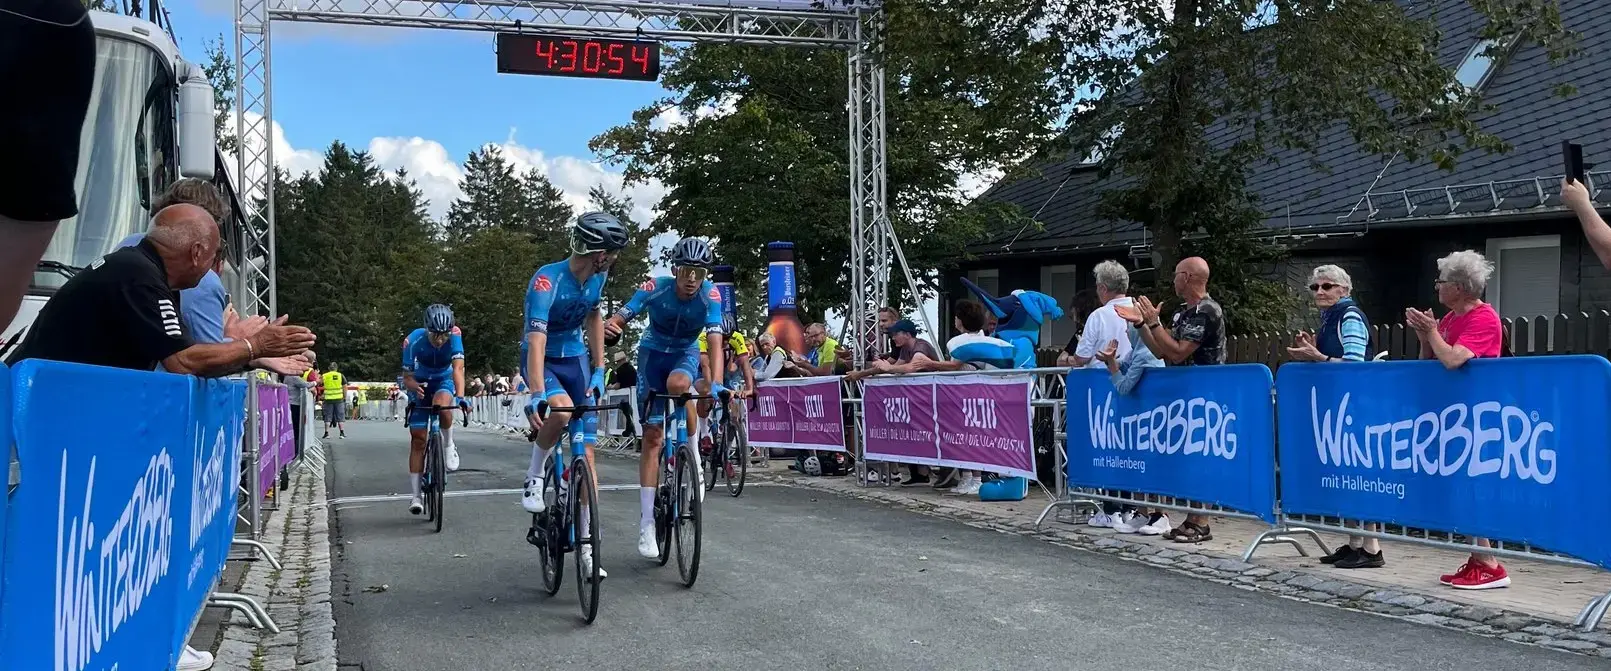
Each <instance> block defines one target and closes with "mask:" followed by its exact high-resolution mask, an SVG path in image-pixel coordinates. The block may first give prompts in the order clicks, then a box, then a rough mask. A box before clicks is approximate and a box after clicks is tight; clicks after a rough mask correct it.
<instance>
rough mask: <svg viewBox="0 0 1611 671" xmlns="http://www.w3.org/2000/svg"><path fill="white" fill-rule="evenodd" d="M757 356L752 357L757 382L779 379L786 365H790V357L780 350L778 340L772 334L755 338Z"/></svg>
mask: <svg viewBox="0 0 1611 671" xmlns="http://www.w3.org/2000/svg"><path fill="white" fill-rule="evenodd" d="M755 350H756V356H752V357H750V367H751V368H754V369H755V381H756V382H765V381H767V380H770V379H772V378H775V377H778V375H779V374H780V373H782V372H783V368H784V366H785V365H789V360H788V357H787V356H786V355H785V354H784V353H783V350H781V349H778V339H777V337H776V336H773V335H772V334H770V333H765V332H763V333H761V335H760V336H757V337H756V338H755Z"/></svg>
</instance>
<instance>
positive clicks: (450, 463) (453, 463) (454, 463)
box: [442, 440, 459, 473]
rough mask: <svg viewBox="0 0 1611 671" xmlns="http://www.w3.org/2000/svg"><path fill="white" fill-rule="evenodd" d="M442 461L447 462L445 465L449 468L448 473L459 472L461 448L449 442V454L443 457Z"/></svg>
mask: <svg viewBox="0 0 1611 671" xmlns="http://www.w3.org/2000/svg"><path fill="white" fill-rule="evenodd" d="M442 461H443V462H445V463H444V464H443V465H444V466H447V469H448V472H450V473H451V472H453V471H456V470H459V446H458V445H454V444H453V441H451V440H450V441H448V448H447V454H446V455H443V459H442Z"/></svg>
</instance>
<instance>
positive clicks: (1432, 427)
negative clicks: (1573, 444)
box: [1309, 387, 1556, 488]
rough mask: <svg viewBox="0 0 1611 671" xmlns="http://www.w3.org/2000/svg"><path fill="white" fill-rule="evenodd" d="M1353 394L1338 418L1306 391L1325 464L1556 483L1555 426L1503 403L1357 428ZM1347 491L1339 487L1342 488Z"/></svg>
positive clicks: (1456, 406)
mask: <svg viewBox="0 0 1611 671" xmlns="http://www.w3.org/2000/svg"><path fill="white" fill-rule="evenodd" d="M1351 397H1352V394H1350V393H1345V394H1343V397H1342V401H1341V402H1339V403H1338V404H1337V407H1336V409H1335V410H1332V409H1330V408H1327V409H1326V410H1325V412H1324V413H1322V412H1321V410H1320V401H1319V394H1318V392H1317V391H1316V390H1315V389H1314V388H1312V387H1311V388H1310V389H1309V410H1310V419H1311V422H1312V425H1313V427H1314V437H1315V450H1316V451H1317V452H1318V453H1319V457H1320V463H1321V464H1329V465H1332V466H1347V467H1351V468H1363V469H1376V470H1393V471H1410V472H1412V473H1426V474H1428V475H1437V476H1443V477H1447V476H1451V475H1455V474H1457V473H1463V474H1464V475H1465V476H1466V477H1468V478H1476V477H1481V476H1484V475H1489V474H1493V473H1497V474H1498V475H1499V478H1500V479H1506V478H1510V477H1512V476H1515V477H1517V478H1520V479H1522V480H1532V481H1533V482H1536V483H1538V484H1541V485H1547V484H1549V483H1551V482H1554V481H1555V473H1556V463H1555V450H1554V449H1553V447H1552V446H1553V442H1554V441H1553V440H1549V439H1547V437H1548V436H1550V435H1551V434H1553V433H1555V425H1554V424H1552V423H1550V422H1549V421H1544V420H1540V419H1539V416H1538V413H1536V412H1533V413H1528V412H1526V411H1524V410H1522V409H1521V408H1518V407H1516V406H1513V405H1504V404H1502V403H1500V402H1498V401H1483V402H1480V403H1469V404H1468V403H1454V404H1451V405H1449V406H1447V407H1444V408H1443V409H1442V410H1438V411H1431V410H1429V411H1426V412H1423V413H1420V414H1418V415H1416V416H1414V417H1405V418H1402V419H1392V420H1389V421H1385V422H1378V423H1372V424H1363V423H1361V424H1362V425H1361V426H1359V427H1356V426H1355V422H1354V416H1353V415H1352V414H1350V413H1349V412H1348V401H1349V399H1350V398H1351ZM1339 488H1342V487H1339Z"/></svg>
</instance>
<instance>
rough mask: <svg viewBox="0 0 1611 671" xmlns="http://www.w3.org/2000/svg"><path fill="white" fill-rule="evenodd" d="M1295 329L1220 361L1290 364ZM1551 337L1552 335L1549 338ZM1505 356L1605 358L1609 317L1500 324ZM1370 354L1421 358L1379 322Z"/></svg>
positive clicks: (1410, 340)
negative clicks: (1502, 330) (1586, 356)
mask: <svg viewBox="0 0 1611 671" xmlns="http://www.w3.org/2000/svg"><path fill="white" fill-rule="evenodd" d="M1297 334H1298V332H1297V331H1280V332H1272V333H1258V334H1253V335H1243V336H1232V337H1231V338H1229V340H1230V342H1229V345H1228V347H1229V349H1228V350H1227V351H1226V352H1225V362H1226V363H1262V364H1264V365H1266V366H1269V367H1270V370H1272V371H1273V370H1275V369H1276V368H1278V367H1280V366H1281V364H1283V363H1286V362H1288V361H1290V360H1291V359H1290V358H1289V357H1288V356H1287V347H1289V346H1291V345H1292V339H1293V338H1294V337H1295V336H1296V335H1297ZM1552 336H1553V337H1552ZM1505 340H1506V342H1505V355H1506V356H1541V355H1545V354H1598V355H1600V356H1603V357H1608V358H1611V313H1607V312H1606V311H1605V310H1600V311H1598V312H1595V313H1594V314H1592V315H1591V314H1585V313H1582V312H1579V313H1577V314H1574V315H1566V314H1560V315H1555V316H1554V317H1532V318H1522V319H1506V320H1505ZM1370 346H1371V351H1372V352H1387V358H1388V359H1399V360H1402V359H1416V358H1419V357H1420V355H1421V340H1420V338H1418V337H1417V336H1416V335H1415V331H1414V330H1413V329H1411V328H1409V327H1407V326H1405V325H1403V324H1379V325H1373V326H1372V327H1371V345H1370ZM1061 351H1062V350H1060V349H1055V348H1044V349H1041V350H1040V351H1039V352H1037V357H1036V358H1037V362H1038V365H1040V366H1043V367H1052V366H1055V365H1057V355H1058V354H1059V353H1060V352H1061Z"/></svg>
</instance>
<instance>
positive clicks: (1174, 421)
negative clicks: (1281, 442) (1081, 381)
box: [1085, 390, 1236, 470]
mask: <svg viewBox="0 0 1611 671" xmlns="http://www.w3.org/2000/svg"><path fill="white" fill-rule="evenodd" d="M1085 401H1086V408H1088V409H1089V412H1088V414H1087V418H1088V420H1089V422H1088V426H1090V431H1091V447H1093V448H1095V449H1098V450H1134V451H1137V452H1156V453H1158V454H1187V455H1192V454H1201V455H1204V456H1213V457H1220V458H1222V459H1225V460H1226V461H1230V460H1232V459H1235V458H1236V413H1235V412H1233V411H1231V409H1230V408H1227V407H1226V406H1224V405H1223V404H1221V403H1219V402H1218V401H1213V400H1209V399H1206V398H1191V399H1175V400H1173V401H1170V402H1168V403H1166V404H1163V405H1159V406H1156V407H1153V408H1151V409H1149V410H1142V411H1141V412H1137V413H1133V414H1129V415H1124V416H1122V417H1121V416H1118V411H1117V410H1116V409H1115V408H1114V406H1113V392H1108V394H1107V397H1106V398H1104V399H1103V400H1102V402H1101V403H1100V404H1098V403H1097V401H1096V394H1095V393H1094V390H1087V391H1086V392H1085ZM1097 465H1099V466H1107V467H1109V468H1130V469H1133V470H1142V469H1135V468H1134V466H1133V465H1132V464H1128V463H1119V462H1113V463H1112V464H1111V465H1110V464H1107V463H1105V462H1104V463H1103V464H1097Z"/></svg>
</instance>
